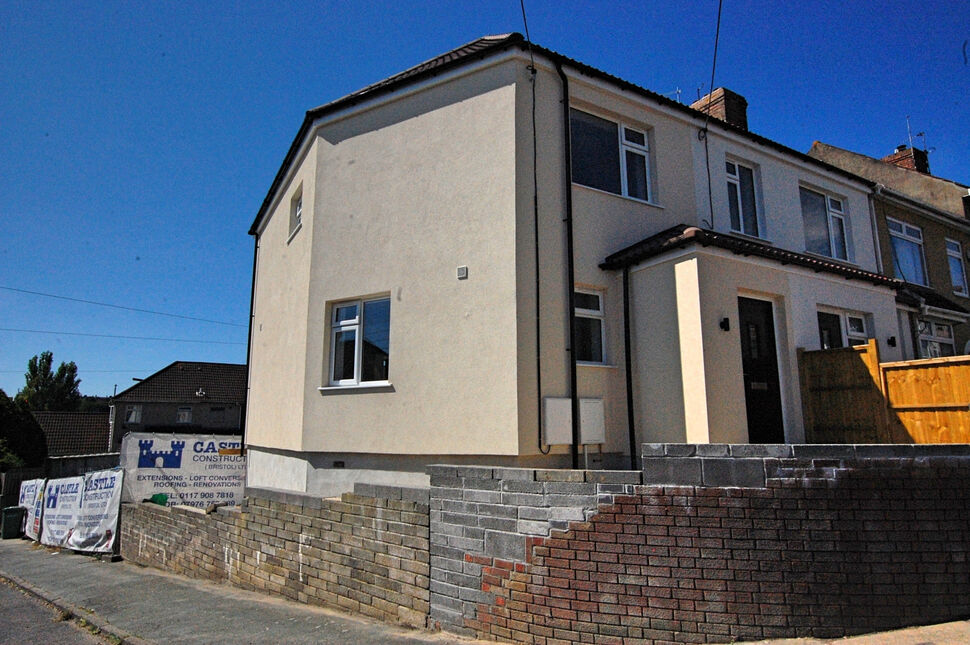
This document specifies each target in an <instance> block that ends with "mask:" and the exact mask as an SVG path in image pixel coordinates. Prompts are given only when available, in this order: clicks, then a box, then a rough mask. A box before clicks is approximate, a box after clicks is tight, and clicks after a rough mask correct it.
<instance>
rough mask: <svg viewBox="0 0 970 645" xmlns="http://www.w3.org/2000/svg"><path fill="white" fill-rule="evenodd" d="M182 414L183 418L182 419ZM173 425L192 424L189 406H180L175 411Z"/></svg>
mask: <svg viewBox="0 0 970 645" xmlns="http://www.w3.org/2000/svg"><path fill="white" fill-rule="evenodd" d="M183 413H184V415H185V416H184V417H183ZM175 423H177V424H179V425H187V424H190V423H192V406H191V405H180V406H178V408H177V409H176V411H175Z"/></svg>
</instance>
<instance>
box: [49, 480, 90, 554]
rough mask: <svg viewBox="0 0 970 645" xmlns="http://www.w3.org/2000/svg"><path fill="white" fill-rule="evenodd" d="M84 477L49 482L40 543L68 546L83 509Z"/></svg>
mask: <svg viewBox="0 0 970 645" xmlns="http://www.w3.org/2000/svg"><path fill="white" fill-rule="evenodd" d="M83 492H84V477H67V478H65V479H51V480H48V482H47V486H46V487H45V488H44V515H43V517H42V518H41V526H42V527H43V528H42V529H41V532H40V543H41V544H46V545H47V546H67V538H68V537H70V535H71V531H73V530H74V527H75V526H76V525H77V518H78V511H79V510H80V509H81V494H82V493H83Z"/></svg>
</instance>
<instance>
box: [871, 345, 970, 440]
mask: <svg viewBox="0 0 970 645" xmlns="http://www.w3.org/2000/svg"><path fill="white" fill-rule="evenodd" d="M880 370H881V371H882V380H883V389H884V391H885V392H886V401H887V405H888V407H889V420H890V424H891V425H892V426H894V427H893V428H892V430H893V434H894V435H903V436H905V437H907V438H908V439H909V441H912V442H914V443H970V356H955V357H949V358H932V359H927V360H919V361H903V362H900V363H884V364H883V365H881V366H880Z"/></svg>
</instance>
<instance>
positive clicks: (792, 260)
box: [599, 224, 900, 288]
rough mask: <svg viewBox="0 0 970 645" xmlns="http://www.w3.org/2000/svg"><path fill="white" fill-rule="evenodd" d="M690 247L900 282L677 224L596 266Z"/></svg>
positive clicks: (615, 264) (620, 263)
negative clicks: (709, 248)
mask: <svg viewBox="0 0 970 645" xmlns="http://www.w3.org/2000/svg"><path fill="white" fill-rule="evenodd" d="M690 244H700V245H701V246H705V247H706V246H713V247H716V248H721V249H724V250H727V251H731V252H732V253H734V254H736V255H745V256H748V255H754V256H757V257H762V258H765V259H768V260H773V261H775V262H778V263H780V264H783V265H785V264H791V265H795V266H801V267H803V268H807V269H811V270H813V271H815V272H817V273H819V272H824V273H831V274H834V275H839V276H842V277H844V278H846V279H847V280H848V279H851V280H861V281H863V282H869V283H872V284H875V285H878V286H887V287H893V288H898V286H899V285H900V281H899V280H896V279H895V278H890V277H888V276H884V275H882V274H879V273H873V272H871V271H866V270H864V269H857V268H855V267H851V266H847V265H843V264H841V263H838V262H834V261H831V260H826V259H824V258H816V257H814V256H811V255H807V254H804V253H796V252H794V251H788V250H785V249H779V248H776V247H773V246H768V245H765V244H762V243H760V242H755V241H752V240H747V239H742V238H740V237H736V236H734V235H728V234H725V233H718V232H716V231H710V230H707V229H702V228H698V227H696V226H686V225H683V224H681V225H679V226H675V227H673V228H670V229H667V230H666V231H663V232H661V233H658V234H657V235H653V236H651V237H648V238H646V239H644V240H641V241H640V242H638V243H636V244H633V245H631V246H629V247H627V248H625V249H622V250H620V251H618V252H616V253H614V254H612V255H610V256H609V257H607V258H606V259H605V260H604V261H603V262H602V263H601V264H600V265H599V266H600V268H601V269H604V270H617V269H624V268H628V267H630V266H633V265H635V264H638V263H640V262H642V261H643V260H646V259H649V258H652V257H656V256H658V255H662V254H664V253H668V252H670V251H672V250H675V249H679V248H683V247H685V246H688V245H690Z"/></svg>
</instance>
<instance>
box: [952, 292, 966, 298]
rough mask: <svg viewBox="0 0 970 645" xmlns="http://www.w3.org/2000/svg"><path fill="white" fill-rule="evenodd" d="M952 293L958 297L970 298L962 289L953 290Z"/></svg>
mask: <svg viewBox="0 0 970 645" xmlns="http://www.w3.org/2000/svg"><path fill="white" fill-rule="evenodd" d="M953 295H955V296H957V297H958V298H970V294H967V293H964V292H963V291H954V292H953Z"/></svg>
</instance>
